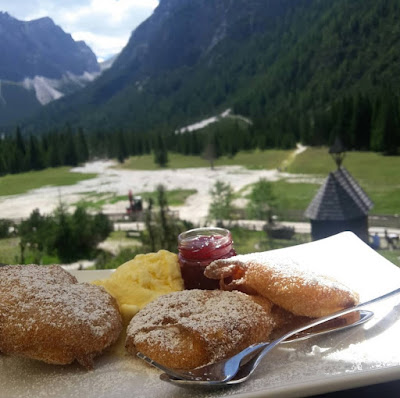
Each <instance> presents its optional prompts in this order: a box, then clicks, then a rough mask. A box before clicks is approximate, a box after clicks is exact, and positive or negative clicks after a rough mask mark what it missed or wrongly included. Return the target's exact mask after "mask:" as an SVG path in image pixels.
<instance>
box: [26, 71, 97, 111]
mask: <svg viewBox="0 0 400 398" xmlns="http://www.w3.org/2000/svg"><path fill="white" fill-rule="evenodd" d="M99 75H100V73H99V72H95V73H89V72H85V73H84V74H82V75H80V76H77V75H74V74H73V73H70V72H67V73H66V74H64V75H63V76H62V78H61V79H49V78H47V77H44V76H35V77H34V78H25V79H24V80H23V82H22V85H23V87H24V88H26V89H27V90H34V91H35V94H36V98H37V100H38V101H39V102H40V103H41V104H42V105H46V104H48V103H49V102H51V101H54V100H56V99H59V98H61V97H62V96H63V95H65V94H67V93H68V92H71V91H72V90H71V88H72V87H73V88H74V89H76V88H82V87H84V86H86V84H88V83H89V82H91V81H93V80H94V79H95V78H96V77H98V76H99Z"/></svg>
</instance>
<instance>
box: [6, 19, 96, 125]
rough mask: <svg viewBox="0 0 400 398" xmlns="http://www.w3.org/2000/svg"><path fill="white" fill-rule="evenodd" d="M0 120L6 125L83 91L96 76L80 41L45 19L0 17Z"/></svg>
mask: <svg viewBox="0 0 400 398" xmlns="http://www.w3.org/2000/svg"><path fill="white" fill-rule="evenodd" d="M0 38H1V40H0V53H1V54H2V55H1V61H0V93H1V96H0V121H1V122H2V123H8V122H11V121H13V120H16V119H21V118H22V117H26V116H27V115H29V114H31V113H32V112H33V111H35V110H37V109H40V108H41V105H44V104H47V103H49V102H51V101H53V100H55V99H58V98H60V97H62V96H63V95H64V94H69V93H71V92H73V91H75V90H77V89H80V88H82V87H84V86H85V85H86V84H87V83H88V82H90V81H92V80H93V79H94V78H95V77H97V76H98V75H99V74H100V65H99V64H98V62H97V58H96V55H95V54H94V53H93V51H92V50H91V49H90V48H89V47H88V46H87V45H86V44H85V42H83V41H74V40H73V38H72V37H71V35H70V34H67V33H65V32H64V31H63V30H62V29H61V28H60V27H59V26H57V25H55V24H54V22H53V21H52V20H51V19H50V18H48V17H45V18H40V19H36V20H32V21H19V20H17V19H15V18H13V17H12V16H10V15H9V14H8V13H3V12H0Z"/></svg>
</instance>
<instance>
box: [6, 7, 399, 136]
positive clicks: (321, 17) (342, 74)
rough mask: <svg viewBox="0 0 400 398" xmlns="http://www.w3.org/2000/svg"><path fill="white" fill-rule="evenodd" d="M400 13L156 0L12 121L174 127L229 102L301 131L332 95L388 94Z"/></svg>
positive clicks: (330, 105)
mask: <svg viewBox="0 0 400 398" xmlns="http://www.w3.org/2000/svg"><path fill="white" fill-rule="evenodd" d="M399 11H400V4H399V2H398V1H396V0H382V1H379V2H376V1H374V0H332V1H329V2H327V1H323V0H160V2H159V5H158V7H157V8H156V9H155V11H154V13H153V15H152V16H151V17H149V18H148V19H147V20H146V21H144V22H143V23H142V24H141V25H140V26H139V27H138V28H136V29H135V30H134V31H133V32H132V35H131V38H130V40H129V42H128V44H127V46H126V47H125V48H124V49H123V51H122V52H121V54H120V55H119V56H118V57H117V59H116V60H115V62H114V63H113V65H112V67H111V68H109V69H108V70H106V71H105V72H104V73H103V74H102V75H101V76H100V77H98V78H97V79H95V80H94V81H93V82H92V83H90V84H88V85H87V86H86V87H85V88H83V89H81V90H79V91H75V92H74V93H72V94H70V95H68V96H65V97H63V98H60V99H59V100H57V101H53V102H52V103H50V104H48V105H47V106H45V107H42V108H41V109H40V110H39V113H38V114H37V115H36V116H35V117H34V118H30V119H29V120H24V121H21V123H20V124H21V127H22V129H23V131H27V132H29V131H48V130H50V129H54V128H62V126H65V124H66V123H68V125H69V126H71V127H82V128H84V129H85V130H87V131H95V130H103V131H109V132H112V131H116V130H118V129H125V130H126V129H128V130H135V131H175V130H176V129H179V128H181V127H183V126H186V125H189V124H191V123H194V122H196V121H198V120H201V119H202V118H206V117H210V116H213V115H216V114H220V113H221V112H223V111H225V110H226V109H232V110H233V112H234V113H236V114H241V115H243V116H246V117H249V118H250V119H251V120H252V121H253V122H254V126H255V127H254V128H256V129H258V130H259V131H265V134H269V132H270V131H273V132H274V134H275V133H276V134H278V133H279V134H281V135H283V134H284V133H285V132H286V131H290V132H292V131H294V134H295V135H298V134H299V133H298V130H299V129H301V128H302V126H306V127H305V129H307V128H308V127H307V126H309V125H310V123H311V125H312V126H313V127H314V128H315V126H317V123H318V121H319V119H318V118H320V119H321V118H323V117H325V116H326V115H325V113H326V112H327V111H330V110H332V109H337V104H338V103H339V102H340V101H345V100H348V99H349V98H350V99H352V98H356V97H358V96H366V97H368V99H369V100H370V101H372V102H374V101H375V102H376V99H377V98H378V97H379V96H380V95H381V94H380V93H381V92H382V90H386V89H390V90H391V91H394V93H395V94H396V95H397V91H398V90H397V87H399V84H398V83H399V80H400V70H399V69H400V63H399V62H398V60H399V59H400V46H399V40H400V25H399V24H398V22H397V19H396V15H398V14H399ZM307 123H308V124H307ZM14 128H15V126H14ZM317 143H318V142H317Z"/></svg>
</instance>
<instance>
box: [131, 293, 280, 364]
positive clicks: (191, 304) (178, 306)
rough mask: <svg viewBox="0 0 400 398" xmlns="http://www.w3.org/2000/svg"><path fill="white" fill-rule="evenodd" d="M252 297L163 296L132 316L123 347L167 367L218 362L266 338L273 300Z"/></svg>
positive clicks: (191, 294) (205, 294)
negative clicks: (138, 352) (271, 301)
mask: <svg viewBox="0 0 400 398" xmlns="http://www.w3.org/2000/svg"><path fill="white" fill-rule="evenodd" d="M256 301H257V303H256ZM256 301H254V300H253V299H252V298H251V297H250V296H247V295H246V294H243V293H241V292H225V291H221V290H214V291H210V290H185V291H181V292H175V293H171V294H168V295H165V296H162V297H160V298H158V299H157V300H155V301H153V302H152V303H150V304H148V305H147V306H146V307H145V308H144V309H142V310H141V311H140V312H139V313H138V314H137V315H135V316H134V317H133V319H132V321H131V323H130V325H129V327H128V330H127V340H126V348H127V350H128V351H129V352H131V353H135V352H136V351H140V352H142V353H144V354H145V355H147V356H149V357H150V358H152V359H154V360H155V361H157V362H159V363H161V364H164V365H165V366H168V367H171V368H180V369H193V368H196V367H199V366H202V365H206V364H207V363H211V362H215V361H218V360H220V359H223V358H225V357H229V356H231V355H234V354H235V353H237V352H239V351H241V350H242V349H244V348H245V347H247V346H249V345H250V344H253V343H256V342H260V341H265V340H267V339H268V336H269V334H270V333H271V330H272V328H273V321H272V318H271V316H270V309H271V303H270V302H269V301H268V300H266V299H260V298H258V299H257V300H256Z"/></svg>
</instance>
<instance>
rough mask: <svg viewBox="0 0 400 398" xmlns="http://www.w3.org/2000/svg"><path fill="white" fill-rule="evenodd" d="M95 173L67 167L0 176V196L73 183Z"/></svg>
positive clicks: (94, 175)
mask: <svg viewBox="0 0 400 398" xmlns="http://www.w3.org/2000/svg"><path fill="white" fill-rule="evenodd" d="M94 177H96V174H91V173H90V174H83V173H72V172H71V171H70V168H69V167H57V168H49V169H45V170H40V171H30V172H28V173H21V174H8V175H6V176H3V177H0V196H6V195H19V194H23V193H26V192H28V191H30V190H31V189H36V188H41V187H44V186H62V185H74V184H76V183H78V182H79V181H82V180H87V179H90V178H94Z"/></svg>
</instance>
